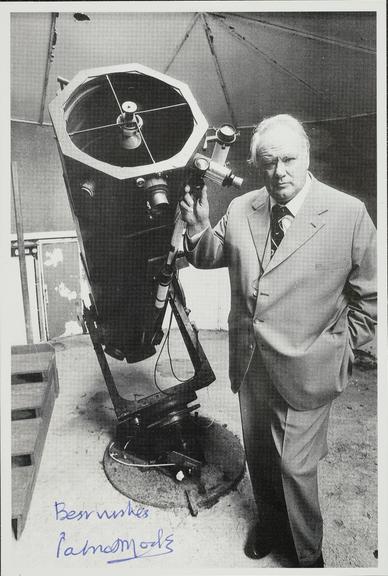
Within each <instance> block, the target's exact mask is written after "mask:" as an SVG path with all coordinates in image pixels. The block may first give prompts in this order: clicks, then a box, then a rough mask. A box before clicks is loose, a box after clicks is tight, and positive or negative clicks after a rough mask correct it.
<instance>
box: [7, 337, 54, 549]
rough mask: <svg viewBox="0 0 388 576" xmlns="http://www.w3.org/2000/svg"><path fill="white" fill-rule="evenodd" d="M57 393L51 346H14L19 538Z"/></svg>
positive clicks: (16, 522)
mask: <svg viewBox="0 0 388 576" xmlns="http://www.w3.org/2000/svg"><path fill="white" fill-rule="evenodd" d="M58 392H59V384H58V372H57V367H56V362H55V351H54V348H53V347H52V346H51V345H50V344H48V343H41V344H28V345H23V346H12V356H11V405H12V424H11V435H12V441H11V454H12V528H13V531H14V534H15V537H16V538H19V537H20V535H21V533H22V531H23V528H24V525H25V523H26V519H27V514H28V510H29V507H30V502H31V497H32V493H33V490H34V486H35V481H36V478H37V475H38V470H39V464H40V460H41V457H42V452H43V447H44V443H45V440H46V435H47V430H48V427H49V423H50V418H51V414H52V411H53V408H54V402H55V398H56V397H57V396H58Z"/></svg>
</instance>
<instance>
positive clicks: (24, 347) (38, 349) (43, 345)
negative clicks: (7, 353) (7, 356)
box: [11, 342, 55, 356]
mask: <svg viewBox="0 0 388 576" xmlns="http://www.w3.org/2000/svg"><path fill="white" fill-rule="evenodd" d="M11 349H12V356H15V354H37V353H39V354H43V353H45V352H49V353H51V354H53V353H54V352H55V348H54V346H52V345H51V344H49V343H48V342H39V344H15V345H14V346H12V347H11Z"/></svg>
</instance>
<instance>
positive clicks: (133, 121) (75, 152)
mask: <svg viewBox="0 0 388 576" xmlns="http://www.w3.org/2000/svg"><path fill="white" fill-rule="evenodd" d="M49 111H50V116H51V119H52V123H53V127H54V130H55V133H56V136H57V139H58V144H59V147H60V149H61V151H62V154H63V155H64V156H67V157H70V158H72V159H74V160H77V161H78V162H81V163H82V164H85V165H87V166H90V167H91V168H94V169H95V170H98V171H100V172H103V173H106V174H109V175H110V176H113V177H115V178H118V179H120V180H124V179H128V178H136V177H139V176H144V175H146V174H155V173H158V172H165V171H169V170H174V169H176V168H184V167H185V166H186V165H187V164H188V162H189V161H190V159H191V158H192V156H193V154H194V152H195V151H196V149H197V148H198V146H199V144H200V143H201V140H202V138H203V137H204V135H205V134H206V131H207V128H208V123H207V121H206V119H205V117H204V115H203V114H202V112H201V110H200V109H199V106H198V104H197V102H196V100H195V99H194V96H193V95H192V93H191V91H190V89H189V87H188V86H187V85H186V84H184V83H183V82H180V81H178V80H175V79H173V78H171V77H170V76H167V75H165V74H162V73H160V72H156V71H155V70H152V69H151V68H148V67H146V66H142V65H141V64H123V65H118V66H108V67H101V68H93V69H89V70H84V71H81V72H79V73H78V74H77V75H76V76H75V77H74V78H73V79H72V80H71V81H70V82H69V83H68V84H67V86H65V88H64V89H63V90H62V91H61V92H60V93H59V94H58V95H57V96H56V98H55V99H54V100H53V101H52V102H51V103H50V106H49Z"/></svg>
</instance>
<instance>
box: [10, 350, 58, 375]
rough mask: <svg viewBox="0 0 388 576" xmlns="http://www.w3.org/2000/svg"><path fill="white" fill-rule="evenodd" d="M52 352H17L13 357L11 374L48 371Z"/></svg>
mask: <svg viewBox="0 0 388 576" xmlns="http://www.w3.org/2000/svg"><path fill="white" fill-rule="evenodd" d="M51 358H52V354H50V355H49V354H39V353H36V354H17V355H16V356H14V355H12V357H11V374H18V373H19V372H21V373H23V372H24V373H26V374H28V372H47V368H48V365H49V362H50V360H51Z"/></svg>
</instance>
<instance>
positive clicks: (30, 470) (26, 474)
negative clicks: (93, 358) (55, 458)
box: [12, 466, 35, 518]
mask: <svg viewBox="0 0 388 576" xmlns="http://www.w3.org/2000/svg"><path fill="white" fill-rule="evenodd" d="M34 472H35V466H23V467H22V468H12V518H17V517H18V516H21V515H22V514H23V511H24V509H25V504H26V494H27V492H28V491H29V490H30V488H31V483H32V480H33V475H34Z"/></svg>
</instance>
